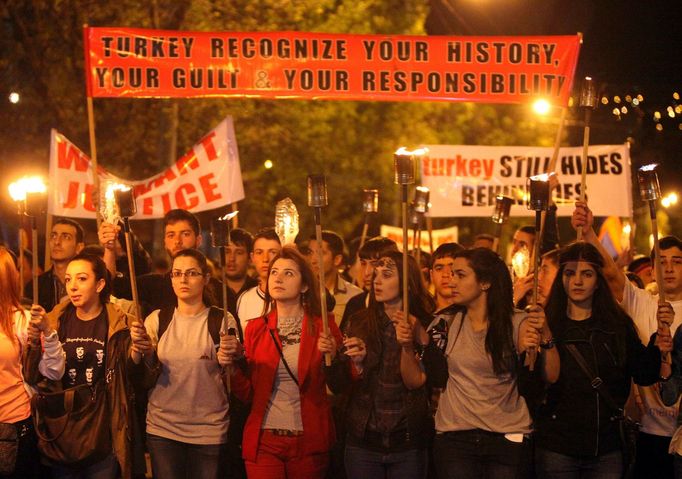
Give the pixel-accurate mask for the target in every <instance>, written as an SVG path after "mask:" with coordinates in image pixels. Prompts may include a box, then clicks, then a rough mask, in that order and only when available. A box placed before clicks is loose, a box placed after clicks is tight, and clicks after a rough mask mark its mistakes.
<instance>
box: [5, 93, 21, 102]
mask: <svg viewBox="0 0 682 479" xmlns="http://www.w3.org/2000/svg"><path fill="white" fill-rule="evenodd" d="M8 99H9V102H10V103H14V104H15V105H16V104H17V103H19V100H21V96H20V95H19V93H17V92H15V91H13V92H12V93H10V94H9V97H8Z"/></svg>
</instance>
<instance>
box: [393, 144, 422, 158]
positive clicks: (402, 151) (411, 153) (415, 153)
mask: <svg viewBox="0 0 682 479" xmlns="http://www.w3.org/2000/svg"><path fill="white" fill-rule="evenodd" d="M428 151H429V149H428V148H417V149H416V150H412V151H410V150H408V149H407V148H406V147H404V146H401V147H400V148H398V149H397V150H396V152H395V154H396V155H406V156H422V155H425V154H426V153H427V152H428Z"/></svg>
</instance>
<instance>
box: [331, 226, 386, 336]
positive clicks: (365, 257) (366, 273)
mask: <svg viewBox="0 0 682 479" xmlns="http://www.w3.org/2000/svg"><path fill="white" fill-rule="evenodd" d="M388 251H398V246H397V245H396V244H395V241H393V240H390V239H388V238H384V237H382V236H377V237H375V238H372V239H370V240H368V241H366V242H365V244H364V245H362V248H360V251H358V256H359V257H360V269H361V270H362V283H363V289H364V292H363V293H362V294H358V295H356V296H354V297H352V298H351V299H350V300H349V301H348V303H346V310H345V311H344V313H343V318H342V319H341V324H340V325H339V328H341V331H343V330H344V327H345V326H346V324H348V319H349V318H350V317H351V315H352V314H353V313H355V312H357V311H360V310H361V309H363V308H365V307H367V303H368V294H369V291H370V289H371V288H372V279H373V278H374V268H375V267H376V263H377V260H378V259H379V258H381V256H382V255H383V254H384V253H386V252H388Z"/></svg>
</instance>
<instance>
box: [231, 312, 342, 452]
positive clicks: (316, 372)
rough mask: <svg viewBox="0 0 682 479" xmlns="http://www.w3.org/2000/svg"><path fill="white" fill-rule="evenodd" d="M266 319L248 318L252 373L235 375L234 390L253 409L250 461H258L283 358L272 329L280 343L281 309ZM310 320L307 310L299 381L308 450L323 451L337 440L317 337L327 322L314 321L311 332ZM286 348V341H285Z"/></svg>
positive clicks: (246, 445) (247, 440) (248, 430)
mask: <svg viewBox="0 0 682 479" xmlns="http://www.w3.org/2000/svg"><path fill="white" fill-rule="evenodd" d="M265 319H267V323H266V322H265V320H264V318H258V319H253V320H251V321H249V324H248V326H247V327H246V331H245V333H244V350H245V351H244V352H245V354H246V358H247V363H248V373H244V371H242V370H241V369H239V368H236V371H235V373H234V374H233V375H232V381H231V382H232V392H233V393H234V394H235V395H236V396H237V397H238V398H239V399H241V400H242V401H244V402H251V403H252V404H251V413H250V414H249V417H248V419H247V420H246V425H245V426H244V439H243V442H242V455H243V457H244V459H246V460H249V461H255V460H256V453H257V451H258V444H259V441H260V434H261V425H262V424H263V417H264V416H265V410H266V409H267V407H268V403H269V401H270V396H271V395H272V386H273V384H274V382H275V373H276V371H277V366H278V364H279V361H280V355H279V352H278V351H277V347H276V346H275V344H274V342H273V341H272V337H271V336H270V333H269V332H268V329H272V330H273V333H274V334H275V338H276V339H277V341H280V339H279V335H278V334H277V311H276V310H275V311H272V312H270V313H268V315H267V316H266V317H265ZM310 320H311V319H310V318H309V316H308V315H307V314H306V315H305V316H304V318H303V326H302V331H301V348H300V352H299V357H298V382H299V385H300V386H299V387H300V391H301V419H302V421H303V431H304V438H305V441H304V442H305V450H304V452H305V453H306V454H318V453H323V452H327V451H329V450H330V449H331V447H332V445H333V444H334V441H335V434H334V421H333V419H332V414H331V406H330V403H329V400H328V398H327V388H326V383H325V375H324V372H323V369H322V367H323V364H324V359H323V357H322V354H321V353H320V351H319V350H318V349H317V339H318V337H319V335H320V332H321V331H322V320H321V319H320V318H319V317H315V318H313V319H312V321H313V334H312V335H311V334H309V332H308V327H309V326H308V324H309V321H310ZM329 329H330V331H331V333H332V334H333V335H334V337H335V338H336V343H337V344H341V341H342V337H341V332H340V331H339V328H338V326H337V325H336V323H335V322H334V320H333V319H331V318H330V321H329ZM280 347H281V342H280Z"/></svg>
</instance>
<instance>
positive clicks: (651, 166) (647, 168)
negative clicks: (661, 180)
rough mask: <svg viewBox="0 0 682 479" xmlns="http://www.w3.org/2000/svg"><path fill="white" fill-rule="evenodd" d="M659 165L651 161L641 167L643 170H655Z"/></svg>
mask: <svg viewBox="0 0 682 479" xmlns="http://www.w3.org/2000/svg"><path fill="white" fill-rule="evenodd" d="M656 167H658V163H649V164H648V165H644V166H642V167H640V170H641V171H654V170H655V169H656Z"/></svg>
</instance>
